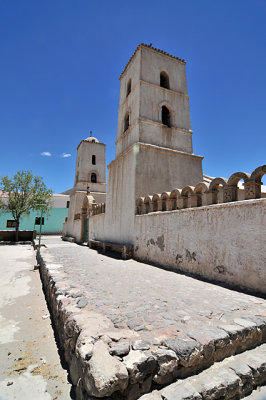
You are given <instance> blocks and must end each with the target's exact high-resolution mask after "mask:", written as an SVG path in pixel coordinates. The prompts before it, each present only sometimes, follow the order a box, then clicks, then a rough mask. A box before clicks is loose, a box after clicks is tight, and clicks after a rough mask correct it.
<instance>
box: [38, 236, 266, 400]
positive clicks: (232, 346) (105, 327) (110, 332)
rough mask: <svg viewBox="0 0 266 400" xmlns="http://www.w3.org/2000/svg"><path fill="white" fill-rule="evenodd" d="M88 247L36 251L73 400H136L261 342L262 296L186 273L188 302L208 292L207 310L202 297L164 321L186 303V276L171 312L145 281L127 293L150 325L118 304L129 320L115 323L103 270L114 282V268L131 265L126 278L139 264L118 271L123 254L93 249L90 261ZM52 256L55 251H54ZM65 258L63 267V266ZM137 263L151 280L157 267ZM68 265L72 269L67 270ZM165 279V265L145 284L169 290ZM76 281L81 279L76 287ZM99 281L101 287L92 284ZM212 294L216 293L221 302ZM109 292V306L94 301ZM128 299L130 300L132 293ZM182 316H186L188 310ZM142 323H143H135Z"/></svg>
mask: <svg viewBox="0 0 266 400" xmlns="http://www.w3.org/2000/svg"><path fill="white" fill-rule="evenodd" d="M74 250H77V252H75V251H74ZM83 250H84V251H86V253H85V252H84V254H83V257H84V261H83V262H84V263H83V264H82V266H81V267H79V263H80V262H81V261H82V258H80V256H79V254H80V252H82V251H83ZM87 251H90V250H88V249H85V248H83V247H78V248H77V246H76V245H72V244H69V243H67V242H62V243H61V242H60V246H59V247H58V246H57V247H55V248H52V247H51V248H45V249H43V251H42V253H41V257H40V273H41V277H42V281H43V286H44V288H45V293H46V298H47V301H48V303H49V306H50V309H51V313H52V315H53V320H54V324H55V328H56V331H57V334H58V337H59V341H60V344H61V347H62V350H63V352H64V356H65V359H66V362H67V363H68V365H69V370H70V376H71V379H72V382H73V385H74V386H76V399H77V400H81V399H82V400H88V399H92V398H103V399H112V400H118V399H119V400H136V399H138V398H140V396H142V395H144V394H145V393H150V392H152V391H153V390H154V389H157V390H159V389H160V390H162V388H163V387H166V385H170V384H171V383H173V382H177V381H178V382H180V380H184V379H186V378H189V377H193V376H195V375H196V374H197V373H199V372H200V371H203V370H208V371H209V368H210V367H211V365H213V364H214V363H216V364H217V363H218V362H220V361H222V360H226V359H227V358H228V357H231V356H233V355H236V354H242V353H243V352H245V351H247V350H250V349H253V348H256V347H257V346H260V345H261V344H262V343H265V342H266V303H265V302H264V300H262V299H259V298H255V297H247V296H246V295H243V294H235V293H233V292H232V291H230V292H228V291H227V290H226V289H221V288H219V287H217V288H216V287H214V286H212V285H211V286H209V284H206V287H205V284H202V283H200V282H198V281H194V280H193V281H192V280H191V279H189V285H190V286H189V287H190V288H192V289H190V292H189V293H191V296H195V297H193V298H192V300H191V301H193V302H197V303H198V302H201V297H203V299H204V298H205V297H206V298H207V297H208V301H209V302H213V303H214V305H212V308H211V313H210V312H209V311H210V310H209V309H207V310H205V302H202V304H200V305H199V307H196V306H195V307H194V306H193V307H192V306H190V307H191V308H190V313H191V318H190V319H189V320H186V319H185V317H184V313H182V308H181V311H180V315H181V317H182V320H181V321H179V322H175V321H172V320H170V322H171V324H166V323H164V321H168V318H172V314H173V312H172V311H175V310H177V311H178V310H179V308H180V307H182V303H183V302H184V301H187V302H188V304H189V302H190V298H188V296H187V294H186V293H185V292H186V291H188V290H189V289H188V288H187V287H186V284H187V280H188V278H186V279H185V280H184V279H183V277H178V282H176V280H175V285H173V287H172V290H173V289H175V290H176V293H178V294H179V296H183V297H182V298H183V299H184V300H182V302H178V299H175V300H174V305H175V307H176V309H174V310H172V309H171V308H169V312H164V311H160V310H159V311H158V308H160V307H161V304H162V302H164V300H166V302H167V301H169V302H170V301H172V300H171V298H170V297H168V295H167V293H165V292H163V294H160V296H161V297H160V299H159V300H158V299H157V293H153V292H151V293H152V296H153V297H150V296H151V293H150V292H149V294H148V295H147V294H146V284H145V285H143V286H141V291H140V292H139V293H140V294H138V296H136V294H135V292H132V293H133V295H134V297H140V298H141V300H140V301H139V302H136V310H137V312H141V313H142V314H141V315H144V314H145V315H144V316H145V317H146V318H147V317H149V318H147V321H148V322H149V321H150V315H149V314H150V313H151V314H152V318H153V319H152V321H150V322H151V323H152V324H153V325H152V328H150V326H151V323H150V322H149V323H148V322H143V321H146V319H144V317H143V318H142V319H141V322H139V321H138V318H134V319H133V320H132V321H133V322H134V324H135V325H134V324H132V321H131V314H132V308H131V307H132V306H130V307H129V308H127V307H128V305H127V306H126V307H124V306H123V307H124V308H125V309H122V308H123V307H122V308H121V310H119V313H116V315H117V314H118V316H120V315H123V317H127V325H122V326H120V325H119V318H118V320H116V319H115V318H113V304H112V303H113V302H114V303H115V302H116V303H117V304H118V303H119V302H120V301H121V298H118V299H117V298H116V293H115V291H112V293H111V292H110V293H111V295H110V293H108V296H107V297H106V298H105V296H106V295H105V294H104V293H103V288H104V287H105V280H106V271H107V270H108V274H111V271H113V273H112V274H113V275H112V274H111V275H109V278H108V279H110V277H112V279H114V282H116V281H115V279H117V278H115V277H117V276H119V279H120V278H121V276H122V275H120V273H117V269H118V271H121V273H122V274H123V273H124V271H127V274H130V271H131V273H132V271H133V272H134V274H132V275H130V276H131V279H135V277H136V276H138V273H139V268H140V267H139V266H138V264H137V263H135V262H133V261H128V262H127V264H126V269H124V264H123V268H122V267H121V260H118V261H117V262H116V261H113V260H112V262H110V261H109V259H107V258H106V257H105V256H102V255H98V254H97V253H95V252H92V253H90V262H89V263H88V253H87ZM60 252H61V253H60ZM55 254H56V255H57V254H59V257H58V256H55ZM60 254H61V256H60ZM76 257H78V261H76ZM102 260H104V267H102V265H103V262H102ZM61 261H62V263H61ZM64 263H66V266H64V265H63V264H64ZM72 263H73V266H72ZM114 263H115V265H114ZM94 264H95V265H94ZM94 268H95V269H94ZM141 268H142V269H143V268H145V271H146V269H147V272H145V274H147V277H148V279H149V282H150V280H151V279H152V275H151V274H150V272H152V273H153V274H156V273H157V274H158V272H160V271H154V270H152V271H150V267H149V266H146V265H143V266H141ZM72 269H73V273H71V271H72ZM69 271H70V272H69ZM100 271H102V272H101V273H100ZM98 274H100V275H99V278H97V276H98ZM165 274H167V279H166V280H165V281H164V279H165ZM87 275H88V277H89V279H87ZM85 276H86V279H85ZM144 276H146V275H144ZM170 278H171V279H175V277H172V276H169V273H168V272H166V271H163V274H161V273H159V274H158V277H156V280H155V281H154V282H153V281H152V283H151V285H152V284H155V285H157V284H158V281H159V280H160V279H161V280H162V281H163V282H166V284H167V285H168V286H167V287H170V288H171V281H170ZM84 279H85V281H84ZM79 280H80V281H81V283H82V282H83V283H85V284H83V285H80V282H79ZM90 280H91V282H90ZM92 282H93V284H92ZM125 284H126V283H125ZM149 284H150V283H149ZM72 285H73V286H72ZM87 285H89V289H87ZM97 285H98V286H97ZM107 285H108V291H109V290H111V289H112V286H111V285H110V280H109V283H108V282H107ZM138 285H140V283H138ZM183 286H184V287H186V289H185V290H183V289H182V288H183ZM97 287H98V289H97V290H100V291H99V292H97V290H96V288H97ZM120 290H122V291H123V302H124V303H125V300H126V299H127V293H126V291H124V288H122V286H121V284H120ZM169 290H170V289H169ZM89 291H91V292H92V293H93V296H94V295H97V293H98V299H99V304H94V298H93V297H92V293H90V292H89ZM221 292H222V293H221ZM197 293H200V296H198V297H197V296H196V294H197ZM202 293H204V294H203V295H202ZM110 296H111V297H110ZM145 296H146V297H145ZM177 297H178V296H177ZM216 297H218V298H219V299H220V300H219V304H218V303H217V300H216ZM110 298H111V306H108V305H107V306H105V305H101V304H104V303H100V300H103V302H104V301H109V300H110ZM151 298H152V300H153V301H155V305H156V306H157V307H158V308H156V312H155V311H154V310H153V311H152V310H151V308H152V307H153V303H151V301H150V299H151ZM92 300H93V301H92ZM127 301H131V300H130V296H129V297H128V300H127ZM156 301H157V303H156ZM143 302H147V304H149V306H148V310H147V312H145V313H144V311H140V310H141V308H142V304H143ZM220 302H221V304H220ZM213 303H212V304H213ZM134 304H135V303H134ZM119 305H120V303H119ZM108 307H109V308H108ZM163 308H164V307H163ZM167 309H168V308H166V310H167ZM110 310H111V313H110ZM123 310H124V311H123ZM126 311H127V313H126ZM134 311H135V309H134ZM171 312H172V314H171ZM199 312H200V314H199ZM133 314H134V313H133ZM157 314H158V315H159V317H160V318H158V315H157ZM201 314H203V316H202V315H201ZM213 314H215V315H213ZM224 314H225V315H224ZM185 315H186V316H187V313H185ZM181 317H180V318H181ZM139 319H140V318H139ZM143 323H144V324H145V326H141V324H143ZM157 323H159V324H158V325H157ZM173 323H174V325H173ZM140 328H141V329H140ZM202 373H203V372H202ZM206 379H207V378H206Z"/></svg>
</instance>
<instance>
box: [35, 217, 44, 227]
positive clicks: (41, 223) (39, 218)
mask: <svg viewBox="0 0 266 400" xmlns="http://www.w3.org/2000/svg"><path fill="white" fill-rule="evenodd" d="M35 225H44V217H42V222H41V217H36V218H35Z"/></svg>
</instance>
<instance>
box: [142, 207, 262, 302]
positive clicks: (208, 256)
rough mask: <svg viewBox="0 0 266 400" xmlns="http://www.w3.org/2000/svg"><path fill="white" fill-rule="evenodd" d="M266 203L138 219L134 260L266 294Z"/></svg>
mask: <svg viewBox="0 0 266 400" xmlns="http://www.w3.org/2000/svg"><path fill="white" fill-rule="evenodd" d="M265 211H266V199H257V200H245V201H237V202H232V203H223V204H216V205H210V206H203V207H196V208H189V209H182V210H173V211H164V212H160V211H158V212H151V213H148V214H143V215H136V216H135V243H134V245H135V248H134V256H135V258H137V259H140V260H142V261H147V262H152V263H155V264H158V265H161V266H165V267H170V268H171V269H174V270H176V271H183V272H185V273H191V274H193V275H198V276H201V277H204V278H206V279H208V280H212V281H219V282H223V283H226V284H229V285H231V286H237V287H239V288H242V289H247V290H249V291H254V292H258V293H261V294H263V295H266V285H265V282H266V266H265V260H266V248H265V237H266V228H265Z"/></svg>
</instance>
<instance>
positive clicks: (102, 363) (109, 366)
mask: <svg viewBox="0 0 266 400" xmlns="http://www.w3.org/2000/svg"><path fill="white" fill-rule="evenodd" d="M88 364H89V368H88V370H87V371H86V376H85V385H86V390H87V392H88V394H89V395H92V396H95V397H104V396H111V394H112V393H114V392H115V391H124V390H125V389H126V387H127V385H128V372H127V369H126V367H125V365H124V364H123V363H122V362H119V361H118V360H117V359H115V358H114V357H112V356H111V355H110V354H109V348H108V346H107V345H106V344H105V343H104V342H102V341H98V342H97V343H96V344H95V345H94V347H93V353H92V357H91V359H90V361H89V362H88Z"/></svg>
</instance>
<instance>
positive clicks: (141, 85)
mask: <svg viewBox="0 0 266 400" xmlns="http://www.w3.org/2000/svg"><path fill="white" fill-rule="evenodd" d="M192 135H193V132H192V130H191V123H190V111H189V97H188V93H187V82H186V72H185V61H184V60H181V59H179V58H177V57H174V56H172V55H170V54H168V53H165V52H164V51H161V50H158V49H155V48H153V47H151V46H147V45H145V44H140V45H139V46H138V47H137V49H136V50H135V52H134V54H133V55H132V57H131V59H130V60H129V62H128V64H127V65H126V67H125V69H124V71H123V72H122V74H121V76H120V100H119V111H118V127H117V140H116V156H115V159H114V160H113V161H112V162H111V163H110V164H109V165H108V184H107V191H106V199H105V200H104V197H105V194H104V191H103V190H102V189H103V186H101V187H98V186H97V187H96V186H94V185H92V186H91V188H89V189H87V188H86V185H87V184H89V185H90V183H88V182H89V181H91V178H92V175H88V174H92V173H96V171H95V172H93V170H92V169H90V170H88V169H86V168H87V167H88V165H87V164H86V166H85V164H84V165H83V164H78V161H77V166H76V177H77V181H75V188H76V189H75V193H74V194H73V200H72V198H71V202H70V209H69V217H68V221H67V223H65V226H64V235H65V236H66V237H69V236H71V237H74V238H75V240H76V241H78V242H81V241H86V242H88V243H89V245H90V246H91V247H100V248H102V249H105V248H106V247H108V248H113V249H122V251H124V254H128V255H129V254H131V255H133V256H134V257H135V258H139V259H141V260H146V261H148V262H153V263H156V264H159V265H161V266H164V267H167V268H172V269H175V270H178V271H183V272H186V273H193V274H194V275H199V276H202V277H204V278H207V279H211V280H217V281H221V282H225V283H228V284H232V285H235V286H238V287H243V288H246V289H249V290H254V291H259V292H264V291H265V287H264V288H263V282H265V266H264V261H263V260H264V259H265V258H266V257H265V253H264V255H263V248H264V246H263V240H265V228H264V227H263V218H264V214H265V201H266V200H265V199H264V198H263V196H264V194H263V193H262V191H261V185H262V182H261V179H262V177H263V175H264V174H265V172H266V166H261V167H258V168H257V169H256V170H255V171H253V173H252V174H247V173H242V172H238V173H235V174H233V175H232V176H231V177H230V178H229V179H228V180H227V179H225V178H215V179H209V180H208V179H206V177H205V176H204V175H203V171H202V159H203V157H202V156H199V155H195V154H194V153H193V146H192ZM82 143H83V142H81V144H80V146H81V147H82ZM86 146H87V147H88V149H89V148H90V149H92V147H91V146H92V143H90V142H88V143H87V144H86ZM87 147H86V148H87ZM91 151H92V150H86V151H85V152H87V153H86V154H89V157H91V156H92V155H93V154H92V153H91ZM93 151H94V150H93ZM93 151H92V152H93ZM80 153H81V150H80ZM78 157H79V148H78ZM78 157H77V160H78ZM85 158H86V157H85ZM101 160H103V157H102V158H101ZM79 168H80V169H79ZM88 177H89V178H88ZM99 177H100V174H99ZM86 178H87V181H86ZM103 179H105V177H104V175H102V178H101V180H103ZM242 180H243V182H244V183H243V188H242V189H241V188H240V185H239V182H240V181H242ZM91 183H92V182H91ZM101 183H102V184H103V182H101ZM96 189H97V190H96ZM98 190H99V191H100V190H101V192H98ZM99 193H101V195H99ZM74 199H76V200H74ZM77 215H80V219H79V221H80V222H79V224H77V223H76V222H75V221H77ZM75 218H76V219H75ZM75 224H76V225H75ZM74 225H75V226H76V227H77V229H76V230H75V229H74ZM264 226H265V224H264ZM84 232H85V234H84ZM254 243H256V245H254ZM264 286H265V285H264Z"/></svg>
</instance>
